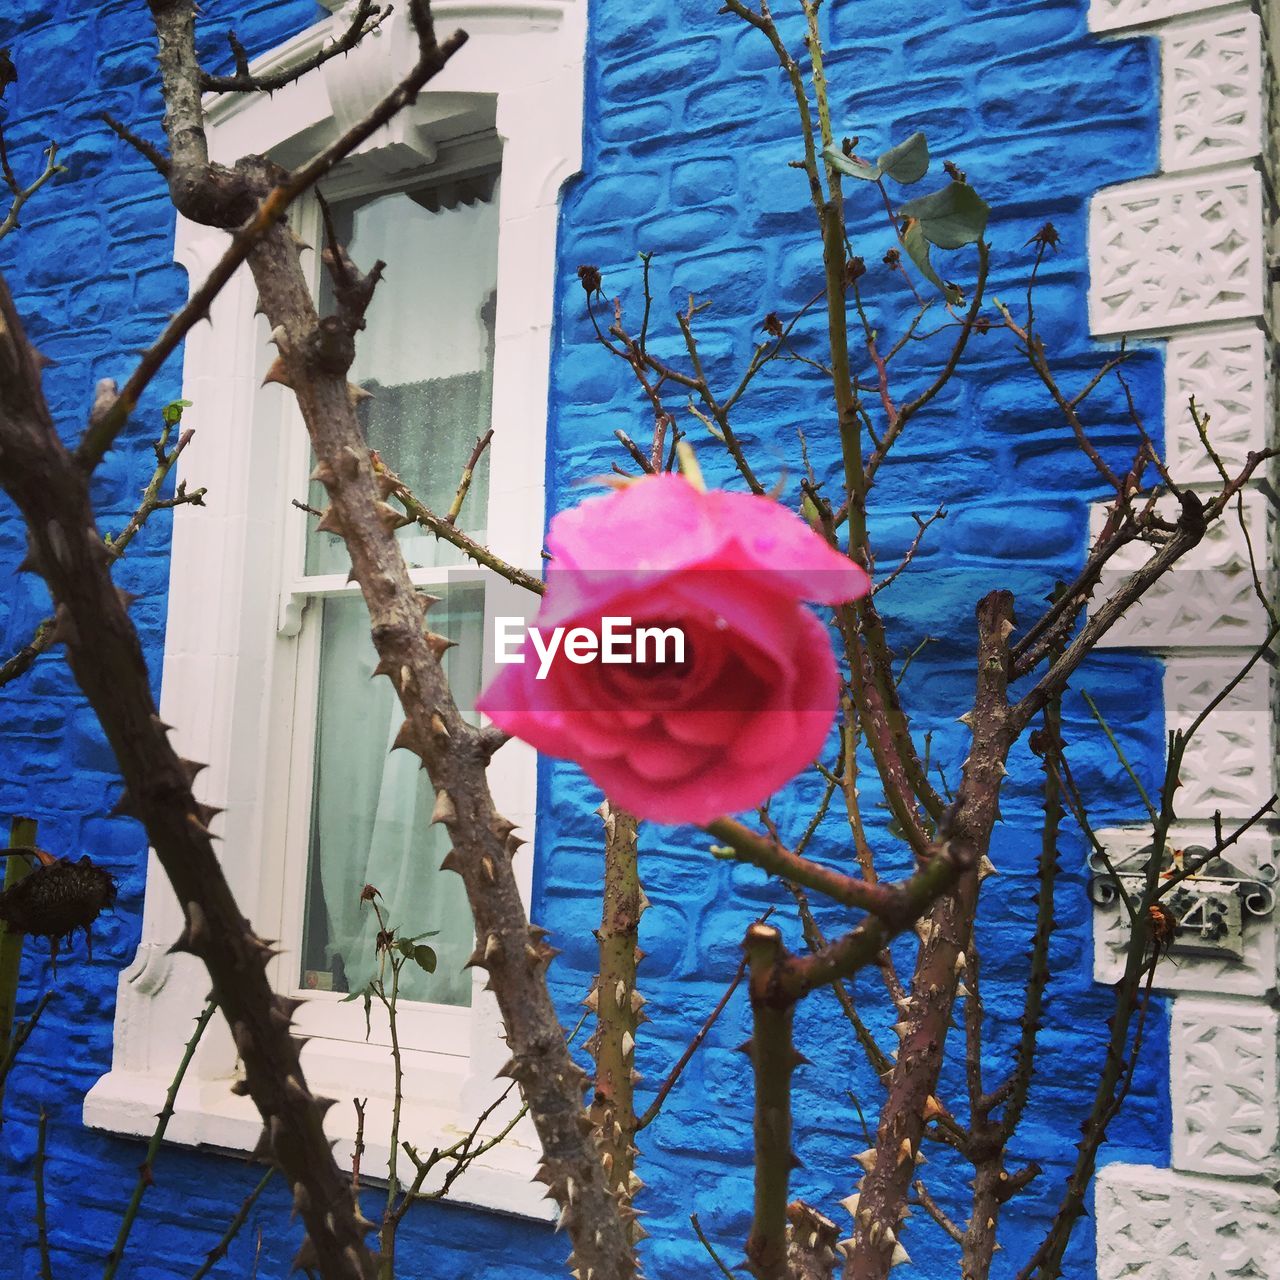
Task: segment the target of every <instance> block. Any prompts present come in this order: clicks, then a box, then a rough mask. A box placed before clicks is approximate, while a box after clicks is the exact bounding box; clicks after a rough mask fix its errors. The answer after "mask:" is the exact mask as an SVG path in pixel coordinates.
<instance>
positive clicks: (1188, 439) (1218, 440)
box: [1164, 328, 1269, 484]
mask: <svg viewBox="0 0 1280 1280" xmlns="http://www.w3.org/2000/svg"><path fill="white" fill-rule="evenodd" d="M1164 388H1165V389H1164V421H1165V427H1164V438H1165V460H1166V461H1167V463H1168V465H1169V470H1170V472H1171V473H1172V475H1173V478H1174V479H1175V480H1176V481H1177V482H1178V483H1179V484H1199V483H1205V484H1216V483H1218V482H1219V479H1220V477H1219V475H1218V471H1217V469H1216V468H1215V467H1214V465H1213V462H1212V461H1211V460H1210V458H1209V455H1208V454H1207V453H1206V452H1205V448H1204V445H1203V444H1202V443H1201V440H1200V434H1199V432H1198V431H1197V430H1196V426H1195V422H1194V421H1193V420H1192V417H1191V411H1190V408H1189V401H1190V399H1191V397H1192V396H1194V397H1195V401H1196V407H1197V408H1198V409H1199V411H1200V413H1201V415H1202V416H1207V417H1208V427H1207V434H1208V436H1209V441H1210V443H1211V444H1212V445H1213V447H1214V449H1216V450H1217V452H1218V456H1219V457H1220V458H1221V459H1222V462H1223V465H1224V466H1225V467H1226V468H1227V473H1228V474H1229V475H1235V474H1236V473H1237V472H1238V471H1239V470H1240V469H1241V468H1242V467H1243V466H1244V463H1245V458H1246V456H1247V454H1248V453H1249V452H1250V450H1260V449H1263V448H1265V447H1266V442H1267V431H1268V412H1269V408H1268V396H1267V354H1266V338H1265V336H1264V335H1263V332H1262V330H1261V329H1256V328H1237V329H1220V330H1216V331H1214V332H1211V333H1206V334H1197V335H1194V336H1191V335H1187V336H1183V337H1179V338H1174V339H1172V340H1171V341H1170V342H1169V345H1168V347H1167V348H1166V350H1165V365H1164Z"/></svg>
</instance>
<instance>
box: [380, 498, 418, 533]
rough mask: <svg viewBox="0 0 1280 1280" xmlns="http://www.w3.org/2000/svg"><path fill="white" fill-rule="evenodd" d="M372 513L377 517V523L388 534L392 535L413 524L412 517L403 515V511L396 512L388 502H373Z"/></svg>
mask: <svg viewBox="0 0 1280 1280" xmlns="http://www.w3.org/2000/svg"><path fill="white" fill-rule="evenodd" d="M373 511H374V514H375V515H376V516H377V517H378V522H379V523H380V524H381V525H382V527H383V528H384V529H386V530H387V532H388V533H394V532H395V531H396V530H397V529H399V528H402V527H403V526H404V525H406V524H412V523H413V517H412V516H407V515H405V513H404V512H403V511H397V510H396V508H395V507H393V506H392V505H391V504H390V503H389V502H382V501H381V500H379V501H378V502H375V503H374V504H373Z"/></svg>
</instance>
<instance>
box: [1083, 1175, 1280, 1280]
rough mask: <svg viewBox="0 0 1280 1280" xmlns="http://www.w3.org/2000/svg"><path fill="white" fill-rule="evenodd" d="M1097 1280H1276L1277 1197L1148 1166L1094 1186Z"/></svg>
mask: <svg viewBox="0 0 1280 1280" xmlns="http://www.w3.org/2000/svg"><path fill="white" fill-rule="evenodd" d="M1096 1205H1097V1219H1098V1280H1246V1278H1247V1280H1275V1278H1276V1277H1277V1276H1280V1230H1277V1223H1278V1222H1280V1196H1277V1195H1276V1193H1275V1192H1274V1191H1271V1190H1270V1189H1268V1188H1265V1187H1241V1186H1237V1185H1233V1184H1232V1183H1229V1182H1221V1181H1218V1180H1217V1179H1214V1178H1195V1177H1189V1176H1187V1175H1186V1174H1181V1173H1173V1172H1171V1171H1170V1170H1167V1169H1155V1168H1151V1167H1149V1166H1147V1165H1124V1164H1113V1165H1108V1166H1107V1167H1106V1168H1104V1169H1102V1170H1101V1171H1100V1172H1099V1174H1098V1182H1097V1197H1096Z"/></svg>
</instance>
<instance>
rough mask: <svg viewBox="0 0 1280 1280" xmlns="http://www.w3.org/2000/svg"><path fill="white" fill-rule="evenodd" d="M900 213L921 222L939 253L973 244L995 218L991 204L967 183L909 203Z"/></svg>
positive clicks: (921, 227) (952, 186) (953, 184)
mask: <svg viewBox="0 0 1280 1280" xmlns="http://www.w3.org/2000/svg"><path fill="white" fill-rule="evenodd" d="M898 212H899V213H901V214H902V216H903V217H904V218H918V219H919V221H920V230H921V232H922V234H923V235H924V238H925V239H926V240H927V241H928V242H929V243H930V244H935V245H937V246H938V248H939V249H959V248H960V247H961V246H963V245H966V244H973V243H974V242H975V241H977V240H978V239H979V238H980V237H981V235H982V233H983V231H985V230H986V226H987V219H988V218H989V217H990V216H991V210H990V208H989V207H988V206H987V202H986V201H985V200H984V199H983V198H982V197H981V196H980V195H979V194H978V193H977V192H976V191H975V190H974V189H973V188H972V187H971V186H969V184H968V183H967V182H953V183H951V184H950V185H949V186H946V187H943V189H942V190H941V191H935V192H933V193H932V194H931V195H927V196H920V197H919V198H918V199H915V200H909V201H907V203H906V204H904V205H903V206H902V208H901V209H900V210H899V211H898ZM913 256H914V255H913Z"/></svg>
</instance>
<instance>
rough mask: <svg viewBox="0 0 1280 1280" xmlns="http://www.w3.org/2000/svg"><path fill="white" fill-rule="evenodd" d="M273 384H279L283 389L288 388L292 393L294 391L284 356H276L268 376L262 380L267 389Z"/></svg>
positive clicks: (268, 370)
mask: <svg viewBox="0 0 1280 1280" xmlns="http://www.w3.org/2000/svg"><path fill="white" fill-rule="evenodd" d="M271 382H278V383H279V384H280V385H281V386H282V387H288V388H289V390H290V391H292V390H293V389H294V387H293V383H292V382H290V381H289V370H288V368H287V366H286V365H285V362H284V357H283V356H276V358H275V359H274V360H273V361H272V362H271V364H270V366H269V367H268V368H267V372H266V375H265V376H264V377H263V379H262V385H263V386H264V387H265V386H266V385H267V384H268V383H271Z"/></svg>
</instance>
